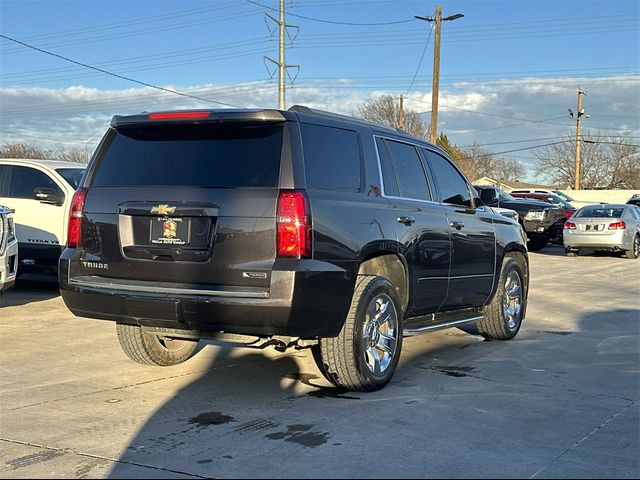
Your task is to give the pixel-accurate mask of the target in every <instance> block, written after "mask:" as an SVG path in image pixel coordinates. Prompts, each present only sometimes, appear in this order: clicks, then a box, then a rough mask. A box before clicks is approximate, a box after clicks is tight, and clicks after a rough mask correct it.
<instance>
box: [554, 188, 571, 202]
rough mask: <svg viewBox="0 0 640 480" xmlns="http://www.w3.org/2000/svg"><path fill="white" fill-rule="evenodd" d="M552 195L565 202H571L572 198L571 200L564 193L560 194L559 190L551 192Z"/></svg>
mask: <svg viewBox="0 0 640 480" xmlns="http://www.w3.org/2000/svg"><path fill="white" fill-rule="evenodd" d="M551 191H552V192H553V193H555V194H556V195H558V196H559V197H560V198H562V199H564V200H566V201H567V202H573V198H571V197H570V196H569V195H567V194H566V193H564V192H561V191H560V190H551Z"/></svg>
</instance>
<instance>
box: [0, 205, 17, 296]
mask: <svg viewBox="0 0 640 480" xmlns="http://www.w3.org/2000/svg"><path fill="white" fill-rule="evenodd" d="M17 268H18V240H17V239H16V233H15V227H14V224H13V212H12V211H11V210H9V209H8V208H7V207H4V206H2V205H0V304H1V303H2V294H3V292H4V291H5V290H6V289H7V288H10V287H11V286H13V284H14V283H15V281H16V270H17Z"/></svg>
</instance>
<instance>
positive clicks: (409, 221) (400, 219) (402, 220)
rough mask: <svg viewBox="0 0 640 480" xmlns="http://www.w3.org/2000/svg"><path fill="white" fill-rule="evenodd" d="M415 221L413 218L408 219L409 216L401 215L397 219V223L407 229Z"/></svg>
mask: <svg viewBox="0 0 640 480" xmlns="http://www.w3.org/2000/svg"><path fill="white" fill-rule="evenodd" d="M415 221H416V219H415V218H413V217H410V216H405V215H402V216H400V217H398V223H403V224H404V225H406V226H407V227H408V226H410V225H413V223H414V222H415Z"/></svg>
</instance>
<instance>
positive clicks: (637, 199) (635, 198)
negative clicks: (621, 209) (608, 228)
mask: <svg viewBox="0 0 640 480" xmlns="http://www.w3.org/2000/svg"><path fill="white" fill-rule="evenodd" d="M627 203H628V204H630V205H635V206H637V207H640V193H636V194H634V195H632V196H631V198H630V199H629V200H627Z"/></svg>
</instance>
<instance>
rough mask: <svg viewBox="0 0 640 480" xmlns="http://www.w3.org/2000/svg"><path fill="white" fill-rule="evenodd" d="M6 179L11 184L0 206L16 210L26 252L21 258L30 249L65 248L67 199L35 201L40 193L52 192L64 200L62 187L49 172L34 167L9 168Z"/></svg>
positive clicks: (7, 166) (11, 166)
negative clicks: (31, 247)
mask: <svg viewBox="0 0 640 480" xmlns="http://www.w3.org/2000/svg"><path fill="white" fill-rule="evenodd" d="M5 175H6V177H5V178H6V179H7V180H6V185H5V190H4V193H3V195H4V196H3V197H0V204H4V205H6V206H7V207H9V208H12V209H14V210H15V214H14V221H15V224H16V236H17V237H18V242H19V243H20V248H21V249H23V248H26V249H25V250H23V251H24V255H21V257H25V255H26V253H27V252H28V249H29V247H30V246H53V247H61V246H62V244H63V242H64V238H65V236H64V228H65V221H66V218H65V211H66V210H65V207H64V203H65V200H67V199H64V200H62V201H60V202H51V203H48V202H43V201H40V200H37V199H36V197H35V195H36V192H35V191H36V190H37V189H50V190H53V191H54V192H55V194H56V195H59V196H60V198H61V199H63V198H64V192H63V190H62V188H61V187H60V185H58V183H57V182H56V181H55V180H54V179H53V178H51V177H50V176H49V175H47V174H46V173H45V172H43V171H41V170H38V169H36V168H33V167H27V166H20V165H5V166H4V172H3V176H5ZM58 203H60V204H58ZM58 254H59V252H58ZM25 258H26V257H25Z"/></svg>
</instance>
